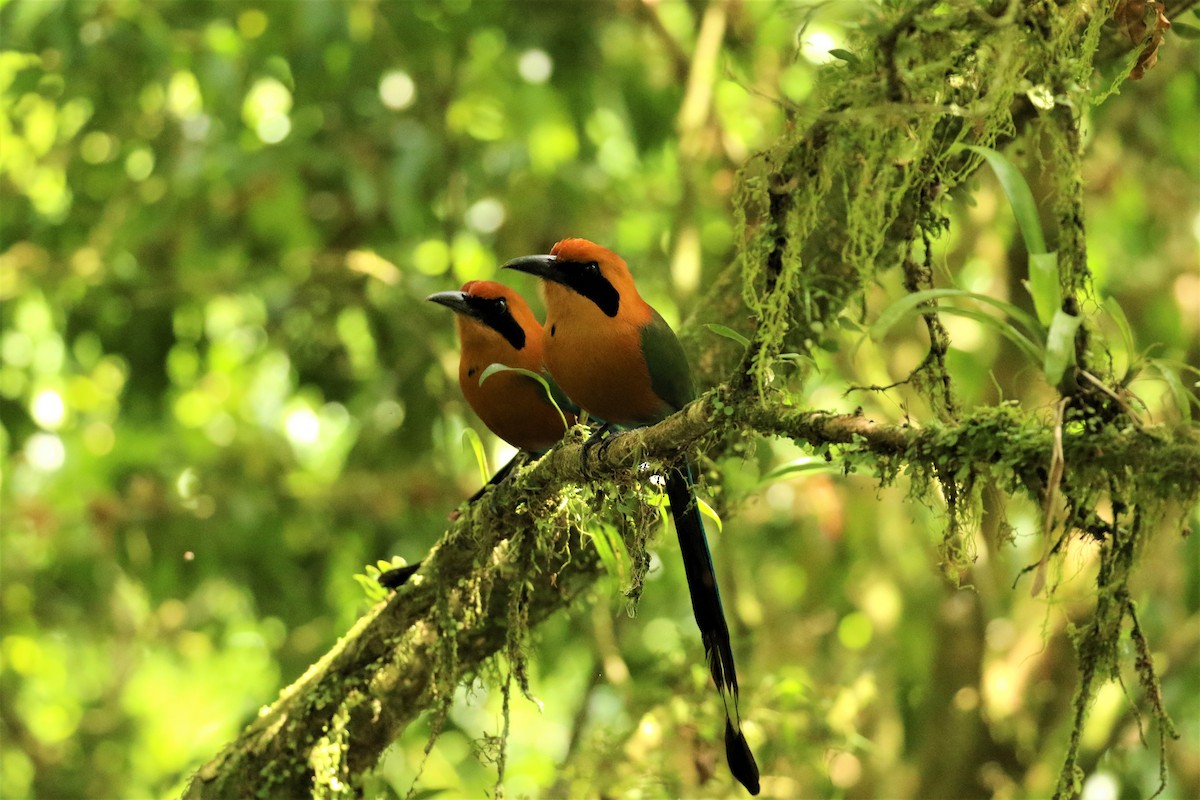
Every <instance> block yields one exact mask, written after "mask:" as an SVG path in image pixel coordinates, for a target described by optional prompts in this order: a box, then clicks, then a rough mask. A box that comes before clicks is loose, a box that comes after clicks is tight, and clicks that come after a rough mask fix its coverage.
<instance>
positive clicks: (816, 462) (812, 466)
mask: <svg viewBox="0 0 1200 800" xmlns="http://www.w3.org/2000/svg"><path fill="white" fill-rule="evenodd" d="M835 469H839V467H837V466H836V465H834V464H831V463H830V462H828V461H826V460H825V459H823V458H816V457H814V456H801V457H800V458H797V459H796V460H794V461H789V462H787V463H786V464H780V465H779V466H778V467H775V468H774V469H773V470H771V471H770V472H768V473H767V474H766V475H763V476H762V478H761V479H760V480H759V482H758V485H759V486H765V485H767V484H769V483H774V482H775V481H777V480H779V479H780V478H784V477H787V476H788V475H794V474H796V473H798V472H832V471H833V470H835Z"/></svg>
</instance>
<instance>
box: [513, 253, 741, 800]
mask: <svg viewBox="0 0 1200 800" xmlns="http://www.w3.org/2000/svg"><path fill="white" fill-rule="evenodd" d="M504 267H505V268H508V269H515V270H519V271H521V272H526V273H529V274H531V275H536V276H538V277H539V278H541V279H542V293H543V296H544V298H545V301H546V324H545V337H544V340H543V347H544V348H545V361H546V367H547V369H549V371H550V374H551V376H553V378H554V380H555V382H556V383H557V384H558V386H559V387H560V388H561V389H562V391H563V392H565V393H566V395H567V396H568V397H569V398H571V401H572V402H574V403H575V404H576V405H578V406H579V407H580V408H582V409H584V410H585V411H587V412H588V414H590V415H592V416H595V417H599V418H601V419H603V420H605V421H606V422H608V423H609V424H616V425H623V426H639V425H648V424H652V423H654V422H657V421H659V420H661V419H663V418H665V417H667V416H668V415H670V414H671V413H673V412H675V411H678V410H679V409H681V408H683V407H684V406H685V405H687V404H688V403H689V402H690V401H691V400H692V399H693V398H694V397H695V389H694V387H693V385H692V379H691V371H690V369H689V368H688V363H687V357H686V356H685V355H684V352H683V348H682V347H681V346H680V344H679V340H678V339H677V338H675V333H674V331H672V330H671V327H670V326H669V325H667V323H666V321H665V320H664V319H663V318H662V316H660V315H659V313H658V312H657V311H655V310H654V309H653V308H652V307H651V306H650V305H649V304H648V303H647V302H646V301H645V300H643V299H642V297H641V295H639V294H638V291H637V287H636V286H635V285H634V282H633V276H632V275H631V274H630V272H629V267H628V266H627V265H626V264H625V261H624V259H622V258H621V257H620V256H618V255H617V254H616V253H613V252H612V251H611V250H608V249H606V248H604V247H601V246H599V245H597V244H593V243H592V242H589V241H587V240H586V239H564V240H563V241H561V242H559V243H558V244H556V245H554V247H553V248H552V249H551V251H550V254H549V255H535V256H525V257H522V258H517V259H514V260H512V261H509V262H508V263H507V264H505V265H504ZM667 473H668V474H667V476H666V485H667V498H668V499H669V500H670V503H671V515H672V517H673V518H674V520H675V532H676V533H677V534H678V536H679V546H680V550H681V551H682V553H683V565H684V571H685V573H686V574H687V581H688V591H689V593H690V594H691V599H692V611H693V613H694V615H695V618H696V625H697V626H698V627H699V628H700V636H701V639H702V640H703V642H704V650H705V654H706V656H707V658H708V665H709V670H710V672H711V673H712V677H713V681H714V682H715V683H716V685H717V689H718V691H719V692H720V693H721V698H722V701H723V702H724V704H725V753H726V757H727V758H728V760H729V768H730V771H731V772H732V773H733V776H734V777H735V778H737V779H738V781H740V782H741V784H742V785H743V786H745V787H746V789H747V790H748V791H749V792H750V793H751V794H758V792H759V777H758V765H757V764H756V763H755V761H754V754H753V753H751V752H750V746H749V744H747V742H746V738H745V736H744V735H743V734H742V729H741V718H740V716H739V714H738V706H737V702H738V683H737V672H736V670H735V668H734V663H733V648H732V646H731V644H730V639H729V627H728V625H727V624H726V622H725V613H724V610H723V609H722V606H721V595H720V592H719V590H718V588H717V576H716V573H715V572H714V570H713V562H712V555H711V553H710V552H709V549H708V540H707V538H706V537H705V535H704V524H703V522H702V521H701V518H700V511H699V509H698V507H697V505H696V500H695V496H694V494H693V489H692V483H693V482H692V470H691V465H690V464H688V462H687V461H686V460H684V461H682V462H681V463H679V464H676V465H674V466H673V467H672V468H671V469H669V470H668V471H667ZM731 705H732V709H731V708H730V706H731Z"/></svg>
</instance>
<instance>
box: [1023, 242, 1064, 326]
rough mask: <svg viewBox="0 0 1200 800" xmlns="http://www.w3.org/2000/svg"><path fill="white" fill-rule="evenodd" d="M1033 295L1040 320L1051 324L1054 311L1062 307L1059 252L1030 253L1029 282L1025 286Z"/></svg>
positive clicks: (1045, 323)
mask: <svg viewBox="0 0 1200 800" xmlns="http://www.w3.org/2000/svg"><path fill="white" fill-rule="evenodd" d="M1025 288H1026V289H1028V290H1029V294H1030V296H1032V297H1033V307H1034V309H1035V310H1036V311H1037V316H1038V321H1039V322H1041V323H1042V324H1043V325H1046V326H1049V325H1050V323H1051V322H1052V321H1053V320H1054V313H1055V312H1056V311H1058V310H1059V309H1060V308H1062V287H1061V286H1059V285H1058V253H1031V254H1030V255H1029V283H1028V284H1027V285H1026V286H1025Z"/></svg>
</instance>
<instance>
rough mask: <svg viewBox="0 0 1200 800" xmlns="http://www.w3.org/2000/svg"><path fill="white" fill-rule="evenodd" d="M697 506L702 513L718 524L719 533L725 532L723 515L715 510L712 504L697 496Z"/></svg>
mask: <svg viewBox="0 0 1200 800" xmlns="http://www.w3.org/2000/svg"><path fill="white" fill-rule="evenodd" d="M696 508H698V509H700V513H701V514H703V515H704V516H706V517H708V518H709V519H711V520H712V521H713V524H714V525H716V526H717V533H722V532H724V526H723V525H722V524H721V517H720V515H719V514H717V512H716V511H713V508H712V506H710V505H709V504H708V503H706V502H704V501H703V500H701V499H700V498H699V497H697V498H696Z"/></svg>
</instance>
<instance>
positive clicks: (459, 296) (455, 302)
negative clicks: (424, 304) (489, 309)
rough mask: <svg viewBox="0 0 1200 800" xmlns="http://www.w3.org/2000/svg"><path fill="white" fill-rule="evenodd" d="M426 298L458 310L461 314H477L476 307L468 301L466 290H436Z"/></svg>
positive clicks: (472, 315)
mask: <svg viewBox="0 0 1200 800" xmlns="http://www.w3.org/2000/svg"><path fill="white" fill-rule="evenodd" d="M425 299H426V300H429V301H430V302H433V303H438V304H440V305H443V306H445V307H446V308H449V309H452V310H454V311H457V312H458V313H459V314H466V315H467V316H471V317H474V316H476V313H475V309H474V308H473V307H472V306H471V304H470V303H469V302H468V301H467V294H466V292H435V293H433V294H431V295H429V297H426V298H425Z"/></svg>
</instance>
